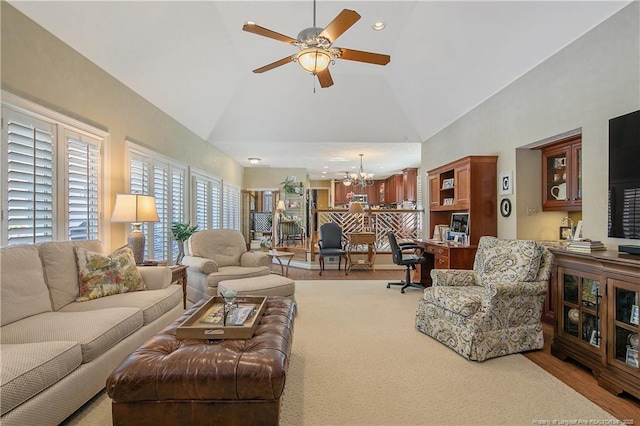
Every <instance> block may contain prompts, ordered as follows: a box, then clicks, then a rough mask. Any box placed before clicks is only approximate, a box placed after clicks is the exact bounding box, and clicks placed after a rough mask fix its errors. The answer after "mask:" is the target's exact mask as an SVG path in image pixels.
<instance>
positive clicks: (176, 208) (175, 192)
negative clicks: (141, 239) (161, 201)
mask: <svg viewBox="0 0 640 426" xmlns="http://www.w3.org/2000/svg"><path fill="white" fill-rule="evenodd" d="M185 179H186V171H185V169H175V168H172V170H171V222H170V223H169V224H168V226H169V232H171V225H172V224H173V222H183V223H184V222H187V220H186V209H185V207H186V204H185V191H186V188H185ZM171 253H172V254H175V255H176V256H177V254H178V242H177V241H176V240H174V239H173V238H171ZM173 257H175V256H173Z"/></svg>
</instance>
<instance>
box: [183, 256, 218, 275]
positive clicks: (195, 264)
mask: <svg viewBox="0 0 640 426" xmlns="http://www.w3.org/2000/svg"><path fill="white" fill-rule="evenodd" d="M181 263H182V264H183V265H186V266H188V267H189V269H195V270H196V271H198V272H201V273H203V274H205V275H209V274H210V273H212V272H218V264H217V263H216V262H215V261H213V260H211V259H207V258H204V257H199V256H185V257H183V258H182V262H181Z"/></svg>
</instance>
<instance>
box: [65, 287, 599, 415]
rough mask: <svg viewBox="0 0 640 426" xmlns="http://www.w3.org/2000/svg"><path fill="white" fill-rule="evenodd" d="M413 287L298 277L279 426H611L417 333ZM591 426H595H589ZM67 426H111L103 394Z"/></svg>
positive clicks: (542, 375) (542, 377) (573, 399)
mask: <svg viewBox="0 0 640 426" xmlns="http://www.w3.org/2000/svg"><path fill="white" fill-rule="evenodd" d="M419 296H420V292H419V291H418V290H413V289H410V290H407V293H405V294H401V293H400V290H399V288H398V287H393V288H391V289H387V288H386V285H385V282H383V281H298V282H297V288H296V298H297V300H298V304H299V305H298V306H299V311H298V316H297V317H296V323H295V337H294V344H293V354H292V357H291V362H290V367H289V376H288V377H287V384H286V388H285V395H284V398H283V405H282V422H281V423H282V424H283V425H536V424H554V421H556V422H555V424H579V423H578V421H580V420H584V421H585V423H581V424H598V423H595V422H594V420H599V421H600V422H599V424H612V423H609V422H602V420H611V419H612V416H611V415H609V414H608V413H607V412H605V411H604V410H602V409H601V408H599V407H598V406H596V405H595V404H593V403H591V402H590V401H589V400H587V399H586V398H584V397H583V396H582V395H580V394H578V393H577V392H575V391H574V390H573V389H571V388H570V387H568V386H566V385H565V384H563V383H562V382H560V381H559V380H558V379H556V378H555V377H553V376H552V375H550V374H548V373H547V372H545V371H544V370H543V369H542V368H540V367H538V366H537V365H536V364H534V363H532V362H531V361H529V360H528V359H526V358H525V357H523V356H521V355H511V356H507V357H502V358H497V359H492V360H489V361H485V362H483V363H477V362H472V361H467V360H465V359H464V358H462V357H460V356H459V355H457V354H456V353H454V352H453V351H451V350H450V349H448V348H447V347H445V346H443V345H441V344H440V343H438V342H436V341H435V340H433V339H431V338H429V337H428V336H426V335H424V334H422V333H420V332H418V331H417V330H416V329H415V327H414V313H415V308H416V302H417V300H418V298H419ZM589 421H591V423H588V422H589ZM66 424H69V425H110V424H111V413H110V400H109V398H108V397H107V396H106V394H105V393H104V392H103V393H101V394H100V395H98V396H97V397H96V398H94V400H92V401H91V402H90V403H88V404H87V405H86V406H85V407H83V409H81V410H79V411H78V412H77V413H76V414H75V415H74V416H73V417H72V418H70V419H68V421H67V422H66Z"/></svg>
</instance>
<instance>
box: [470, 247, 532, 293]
mask: <svg viewBox="0 0 640 426" xmlns="http://www.w3.org/2000/svg"><path fill="white" fill-rule="evenodd" d="M541 257H542V249H541V246H540V245H539V244H538V243H536V242H535V241H530V240H501V241H500V244H498V245H496V246H494V247H489V248H487V249H486V250H485V251H484V253H483V262H484V264H483V269H482V271H481V272H480V274H481V276H482V281H483V282H484V283H487V282H503V283H512V282H521V281H534V280H535V278H536V276H537V275H538V269H539V268H540V258H541Z"/></svg>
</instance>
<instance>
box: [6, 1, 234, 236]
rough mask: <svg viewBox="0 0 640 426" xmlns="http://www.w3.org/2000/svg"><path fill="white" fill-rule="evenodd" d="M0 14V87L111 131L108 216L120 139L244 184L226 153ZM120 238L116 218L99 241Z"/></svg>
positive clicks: (120, 170) (121, 185) (120, 186)
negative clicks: (0, 81) (0, 31)
mask: <svg viewBox="0 0 640 426" xmlns="http://www.w3.org/2000/svg"><path fill="white" fill-rule="evenodd" d="M1 12H2V21H1V24H2V34H1V37H2V46H1V47H2V68H1V76H2V89H3V90H6V91H8V92H11V93H13V94H16V95H18V96H21V97H23V98H26V99H28V100H31V101H33V102H36V103H38V104H40V105H43V106H46V107H48V108H50V109H52V110H55V111H57V112H60V113H63V114H66V115H68V116H71V117H73V118H75V119H77V120H80V121H82V122H85V123H88V124H91V125H93V126H95V127H98V128H100V129H102V130H104V131H106V132H108V133H109V135H110V143H109V146H107V147H106V150H105V152H106V154H107V159H106V170H105V171H104V172H105V176H106V178H107V182H106V191H107V196H106V198H105V209H104V212H107V213H106V215H107V217H108V215H109V212H110V211H111V203H112V202H113V200H114V199H115V195H114V194H115V193H116V192H122V191H125V190H126V187H125V186H126V182H125V164H124V146H125V144H124V141H125V139H129V140H131V141H134V142H136V143H138V144H140V145H142V146H145V147H147V148H149V149H151V150H153V151H155V152H158V153H160V154H162V155H165V156H167V157H170V158H174V159H176V160H178V161H180V162H182V163H185V164H188V165H191V166H194V167H196V168H198V169H200V170H204V171H207V172H210V173H212V174H214V175H216V176H218V177H220V178H222V179H223V180H225V181H228V182H229V183H231V184H233V185H236V186H240V187H242V167H241V166H240V165H239V164H238V163H236V162H235V161H233V160H232V159H231V158H230V157H228V156H227V155H226V154H224V153H222V152H221V151H219V150H218V149H216V148H214V147H213V146H211V145H210V144H208V143H207V142H206V141H204V140H203V139H201V138H199V137H198V136H196V135H195V134H194V133H192V132H190V131H189V130H187V129H186V128H185V127H184V126H182V125H181V124H180V123H178V122H176V121H175V120H174V119H172V118H171V117H169V116H168V115H166V114H165V113H163V112H162V111H160V110H159V109H158V108H156V107H155V106H153V105H152V104H150V103H149V102H147V101H146V100H145V99H143V98H142V97H140V96H139V95H137V94H136V93H135V92H133V91H132V90H130V89H128V88H127V87H126V86H124V85H123V84H122V83H120V82H119V81H118V80H116V79H114V78H113V77H111V76H110V75H109V74H107V73H106V72H105V71H103V70H101V69H100V68H99V67H97V66H96V65H95V64H93V63H91V62H90V61H88V60H87V59H86V58H85V57H84V56H81V55H80V54H78V53H77V52H76V51H74V50H73V49H71V48H70V47H69V46H67V45H66V44H64V43H62V42H61V41H60V40H59V39H57V38H56V37H54V36H53V35H52V34H50V33H49V32H47V31H46V30H44V29H43V28H42V27H40V26H38V25H36V24H35V23H34V22H33V21H31V20H30V19H28V18H26V17H25V16H24V15H23V14H21V13H20V12H18V11H17V10H16V9H14V8H13V7H12V6H10V5H9V4H7V3H6V2H4V1H3V2H1ZM105 223H108V221H107V222H105ZM125 238H126V230H125V226H124V225H122V224H114V225H110V226H108V227H107V229H106V235H105V236H104V238H103V239H104V241H105V243H107V244H108V245H110V246H112V247H114V246H118V245H121V244H122V243H123V242H124V241H125Z"/></svg>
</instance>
